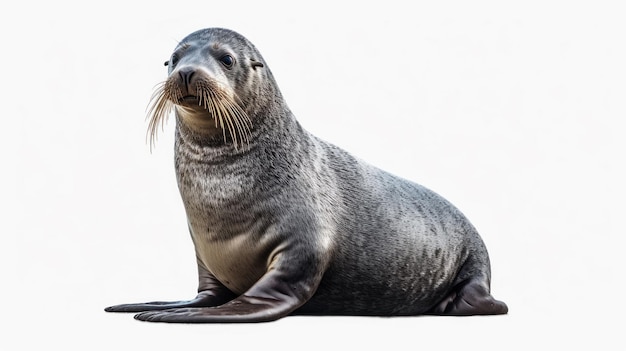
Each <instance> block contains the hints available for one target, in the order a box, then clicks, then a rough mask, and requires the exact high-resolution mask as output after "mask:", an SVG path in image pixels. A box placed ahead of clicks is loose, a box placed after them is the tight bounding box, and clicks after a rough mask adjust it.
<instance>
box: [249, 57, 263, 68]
mask: <svg viewBox="0 0 626 351" xmlns="http://www.w3.org/2000/svg"><path fill="white" fill-rule="evenodd" d="M250 65H251V66H252V68H254V69H256V68H257V67H265V66H264V65H263V63H262V62H260V61H257V60H255V59H253V58H251V59H250Z"/></svg>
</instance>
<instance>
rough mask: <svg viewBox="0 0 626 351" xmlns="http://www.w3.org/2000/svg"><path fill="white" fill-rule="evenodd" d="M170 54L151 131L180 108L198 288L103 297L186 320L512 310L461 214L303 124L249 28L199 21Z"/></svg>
mask: <svg viewBox="0 0 626 351" xmlns="http://www.w3.org/2000/svg"><path fill="white" fill-rule="evenodd" d="M168 65H169V77H168V79H167V81H166V82H165V83H164V84H163V86H162V88H160V89H159V90H157V92H156V93H155V97H154V99H155V103H154V105H153V109H152V110H151V114H152V121H151V131H152V132H153V133H154V131H155V130H156V128H157V127H156V126H157V125H158V124H159V123H160V122H162V120H163V119H164V118H165V116H166V114H167V113H168V112H169V110H170V109H174V110H175V113H176V121H177V123H176V126H177V128H176V145H175V155H176V156H175V165H176V174H177V179H178V186H179V189H180V193H181V196H182V199H183V203H184V205H185V210H186V213H187V217H188V223H189V230H190V232H191V237H192V239H193V242H194V246H195V250H196V257H197V262H198V273H199V288H198V292H199V293H198V296H197V297H196V298H195V299H193V300H189V301H176V302H149V303H139V304H127V305H118V306H112V307H109V308H107V309H106V310H107V311H111V312H141V311H144V312H142V313H139V314H137V315H136V316H135V318H137V319H140V320H146V321H164V322H189V323H196V322H199V323H202V322H260V321H271V320H275V319H278V318H280V317H283V316H286V315H288V314H291V313H302V314H345V315H381V316H391V315H416V314H440V315H472V314H503V313H507V307H506V305H505V304H504V303H502V302H500V301H497V300H495V299H493V298H492V297H491V295H490V293H489V290H490V268H489V258H488V254H487V250H486V248H485V246H484V244H483V242H482V240H481V239H480V236H479V235H478V233H477V232H476V230H475V229H474V227H473V226H472V225H471V224H470V223H469V222H468V220H467V219H466V218H465V217H464V216H463V215H462V214H461V213H460V212H459V211H458V210H457V209H456V208H455V207H454V206H452V205H451V204H450V203H448V202H447V201H446V200H445V199H443V198H441V197H440V196H438V195H437V194H435V193H433V192H432V191H430V190H428V189H426V188H424V187H422V186H420V185H418V184H415V183H412V182H410V181H407V180H404V179H401V178H399V177H396V176H394V175H391V174H389V173H386V172H385V171H382V170H380V169H378V168H375V167H373V166H371V165H368V164H367V163H365V162H362V161H361V160H358V159H356V158H354V157H353V156H351V155H350V154H348V153H347V152H345V151H343V150H341V149H339V148H337V147H335V146H333V145H331V144H328V143H326V142H324V141H322V140H320V139H318V138H316V137H315V136H313V135H311V134H310V133H308V132H307V131H305V130H304V129H302V127H301V126H300V124H299V123H298V122H297V121H296V119H295V118H294V116H293V114H292V113H291V111H290V110H289V108H288V107H287V105H286V103H285V102H284V100H283V98H282V95H281V93H280V91H279V89H278V87H277V85H276V83H275V81H274V78H273V76H272V74H271V72H270V70H269V68H268V67H267V64H266V63H265V62H264V61H263V59H262V57H261V56H260V54H259V53H258V51H257V50H256V49H255V48H254V46H253V45H252V44H251V43H250V42H249V41H248V40H246V39H245V38H243V37H242V36H240V35H239V34H237V33H234V32H232V31H229V30H226V29H220V28H211V29H205V30H200V31H197V32H195V33H192V34H190V35H189V36H188V37H187V38H185V39H184V40H183V41H182V42H181V43H180V44H179V45H178V47H177V48H176V50H175V52H174V54H173V55H172V58H171V59H170V61H168Z"/></svg>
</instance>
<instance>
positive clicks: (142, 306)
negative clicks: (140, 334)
mask: <svg viewBox="0 0 626 351" xmlns="http://www.w3.org/2000/svg"><path fill="white" fill-rule="evenodd" d="M224 302H225V301H224V298H221V297H218V296H216V295H213V294H211V293H209V292H201V293H199V294H198V296H196V298H195V299H193V300H185V301H152V302H144V303H129V304H123V305H115V306H110V307H107V308H105V309H104V310H105V311H106V312H143V311H160V310H167V309H172V308H183V307H208V306H217V305H219V304H222V303H224Z"/></svg>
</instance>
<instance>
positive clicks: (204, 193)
mask: <svg viewBox="0 0 626 351" xmlns="http://www.w3.org/2000/svg"><path fill="white" fill-rule="evenodd" d="M177 178H178V188H179V190H180V193H181V196H182V199H183V201H184V202H185V206H186V207H187V208H188V210H189V209H190V208H195V209H197V210H204V211H206V210H212V211H215V210H219V208H223V207H226V206H232V205H233V204H236V203H238V202H241V200H242V199H243V198H245V197H246V196H247V195H249V194H250V192H251V191H252V184H253V180H252V179H251V177H250V176H248V175H247V173H246V172H242V171H239V172H236V171H232V172H231V171H226V170H224V169H215V168H214V167H210V168H207V167H204V168H203V167H198V166H194V165H189V166H186V167H180V168H178V169H177Z"/></svg>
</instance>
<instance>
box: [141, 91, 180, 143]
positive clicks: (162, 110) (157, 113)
mask: <svg viewBox="0 0 626 351" xmlns="http://www.w3.org/2000/svg"><path fill="white" fill-rule="evenodd" d="M171 92H172V89H171V87H169V86H168V84H167V83H166V82H162V83H159V84H157V86H156V87H155V90H154V92H153V94H152V96H151V98H150V103H149V105H148V111H147V115H146V118H150V121H149V123H148V130H147V132H146V139H147V140H146V141H147V142H148V141H149V143H150V151H152V149H153V148H154V145H155V144H156V139H157V134H158V130H159V126H161V130H163V129H164V128H165V122H166V120H167V119H168V117H169V115H170V114H171V112H172V110H173V108H174V104H173V103H172V102H171V100H170V98H168V95H170V94H171ZM179 94H180V92H179Z"/></svg>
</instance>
